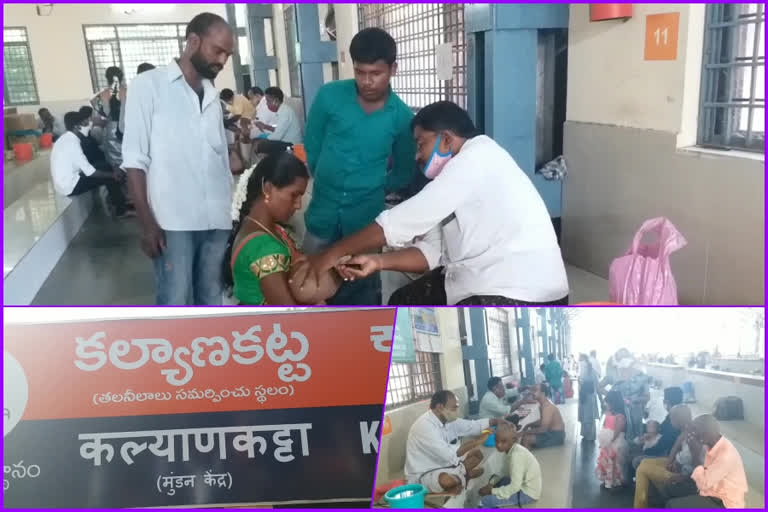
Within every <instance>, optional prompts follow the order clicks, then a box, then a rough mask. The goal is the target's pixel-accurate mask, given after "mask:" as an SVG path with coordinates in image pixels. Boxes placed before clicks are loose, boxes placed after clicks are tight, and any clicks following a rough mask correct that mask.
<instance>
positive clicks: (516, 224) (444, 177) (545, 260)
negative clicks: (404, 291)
mask: <svg viewBox="0 0 768 512" xmlns="http://www.w3.org/2000/svg"><path fill="white" fill-rule="evenodd" d="M376 222H377V223H378V224H379V225H380V226H381V227H382V229H383V230H384V235H385V237H386V240H387V244H388V245H390V246H393V247H403V246H405V245H407V244H409V243H411V242H412V241H413V240H414V239H416V238H417V237H419V238H418V239H416V241H415V243H413V246H415V247H417V248H418V249H419V250H420V251H421V252H422V253H423V254H424V257H425V258H426V260H427V262H428V263H429V268H430V269H434V268H436V267H438V266H440V265H444V266H445V270H446V275H445V291H446V295H447V298H448V304H456V303H457V302H459V301H462V300H464V299H466V298H468V297H471V296H473V295H501V296H504V297H508V298H511V299H517V300H522V301H526V302H549V301H554V300H558V299H562V298H563V297H565V296H566V295H568V279H567V277H566V274H565V265H564V264H563V258H562V255H561V253H560V248H559V247H558V245H557V238H556V236H555V231H554V228H553V227H552V221H551V220H550V217H549V213H548V212H547V208H546V206H545V205H544V201H543V200H542V199H541V196H540V195H539V193H538V192H537V191H536V188H535V187H534V186H533V183H532V182H531V180H530V179H529V178H528V176H526V174H525V173H524V172H523V171H522V170H521V169H520V168H519V167H518V166H517V164H516V163H515V161H514V160H513V159H512V157H511V156H510V155H509V153H507V152H506V151H505V150H504V149H503V148H502V147H501V146H499V145H498V144H497V143H496V142H494V141H493V140H492V139H490V138H489V137H486V136H485V135H479V136H477V137H474V138H472V139H469V140H467V141H466V142H465V143H464V146H463V147H462V149H461V151H460V152H459V154H457V155H456V156H454V157H453V158H452V159H451V160H450V161H449V162H448V163H447V164H446V165H445V167H444V168H443V171H442V172H441V173H440V175H438V176H437V177H436V178H435V179H434V180H432V182H430V183H429V184H427V186H426V187H424V189H423V190H422V191H421V192H419V193H418V194H416V195H415V196H414V197H412V198H410V199H409V200H407V201H405V202H403V203H401V204H400V205H398V206H395V207H394V208H392V209H390V210H385V211H384V212H382V213H381V214H380V215H379V216H378V217H377V218H376Z"/></svg>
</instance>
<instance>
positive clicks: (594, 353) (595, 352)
mask: <svg viewBox="0 0 768 512" xmlns="http://www.w3.org/2000/svg"><path fill="white" fill-rule="evenodd" d="M589 355H591V356H592V357H597V350H592V351H591V352H590V353H589Z"/></svg>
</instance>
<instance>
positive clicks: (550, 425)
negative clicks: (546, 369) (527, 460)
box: [522, 383, 565, 450]
mask: <svg viewBox="0 0 768 512" xmlns="http://www.w3.org/2000/svg"><path fill="white" fill-rule="evenodd" d="M548 395H549V387H548V386H547V384H546V383H541V384H537V385H536V386H534V388H533V398H534V399H535V400H536V401H537V402H538V403H539V407H540V409H541V419H539V420H538V421H535V422H533V423H530V424H528V425H526V426H525V428H524V429H523V440H522V444H523V446H525V447H526V448H528V449H529V450H531V449H533V448H544V447H546V446H556V445H560V444H563V443H565V423H564V422H563V417H562V416H561V415H560V409H558V408H557V406H556V405H555V404H553V403H552V401H551V400H550V399H549V398H548Z"/></svg>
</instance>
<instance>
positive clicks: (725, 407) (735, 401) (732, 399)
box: [715, 396, 744, 420]
mask: <svg viewBox="0 0 768 512" xmlns="http://www.w3.org/2000/svg"><path fill="white" fill-rule="evenodd" d="M715 418H717V419H719V420H743V419H744V402H742V401H741V398H739V397H737V396H724V397H722V398H718V399H717V401H716V402H715Z"/></svg>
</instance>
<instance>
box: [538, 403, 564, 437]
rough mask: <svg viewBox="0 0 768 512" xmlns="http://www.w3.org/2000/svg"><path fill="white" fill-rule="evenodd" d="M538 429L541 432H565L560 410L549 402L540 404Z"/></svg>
mask: <svg viewBox="0 0 768 512" xmlns="http://www.w3.org/2000/svg"><path fill="white" fill-rule="evenodd" d="M539 429H540V430H541V431H542V432H551V431H562V430H565V423H564V422H563V417H562V415H561V414H560V409H558V408H557V406H556V405H555V404H553V403H552V402H551V401H549V400H545V401H544V403H542V404H541V426H540V427H539Z"/></svg>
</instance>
